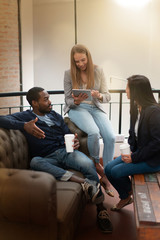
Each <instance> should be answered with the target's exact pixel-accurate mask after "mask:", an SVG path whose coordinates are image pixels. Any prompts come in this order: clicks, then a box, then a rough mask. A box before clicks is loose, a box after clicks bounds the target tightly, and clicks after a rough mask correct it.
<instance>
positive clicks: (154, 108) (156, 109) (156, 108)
mask: <svg viewBox="0 0 160 240" xmlns="http://www.w3.org/2000/svg"><path fill="white" fill-rule="evenodd" d="M145 111H146V113H148V114H151V113H157V114H160V105H159V104H154V105H150V106H148V107H146V108H145Z"/></svg>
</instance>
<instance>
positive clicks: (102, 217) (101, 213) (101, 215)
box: [98, 210, 109, 219]
mask: <svg viewBox="0 0 160 240" xmlns="http://www.w3.org/2000/svg"><path fill="white" fill-rule="evenodd" d="M98 216H99V217H100V218H101V219H105V218H106V217H107V218H109V216H108V213H107V210H102V211H100V212H99V214H98Z"/></svg>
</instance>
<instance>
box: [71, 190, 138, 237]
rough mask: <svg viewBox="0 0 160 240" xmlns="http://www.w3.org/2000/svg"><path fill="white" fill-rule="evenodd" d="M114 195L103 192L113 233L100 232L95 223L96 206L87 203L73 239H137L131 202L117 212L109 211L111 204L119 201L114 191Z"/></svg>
mask: <svg viewBox="0 0 160 240" xmlns="http://www.w3.org/2000/svg"><path fill="white" fill-rule="evenodd" d="M114 193H115V197H114V198H112V197H109V196H108V195H107V194H105V201H104V205H105V207H106V208H108V212H109V214H110V217H111V221H112V224H113V228H114V229H113V233H111V234H104V233H102V232H101V231H100V230H99V229H98V226H97V224H96V206H95V205H93V204H87V206H86V208H85V210H84V212H83V215H82V218H81V222H80V226H79V228H78V230H77V234H76V238H75V240H107V239H108V240H137V237H136V227H135V219H134V213H133V204H130V205H128V206H126V207H125V208H123V209H122V210H121V211H119V212H113V211H110V208H111V206H113V205H114V204H115V203H117V202H118V201H119V197H118V195H117V193H116V191H114Z"/></svg>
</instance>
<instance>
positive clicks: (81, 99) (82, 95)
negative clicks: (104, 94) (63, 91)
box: [72, 93, 88, 105]
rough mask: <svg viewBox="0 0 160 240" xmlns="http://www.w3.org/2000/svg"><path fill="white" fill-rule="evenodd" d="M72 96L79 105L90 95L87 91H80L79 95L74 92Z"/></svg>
mask: <svg viewBox="0 0 160 240" xmlns="http://www.w3.org/2000/svg"><path fill="white" fill-rule="evenodd" d="M72 97H73V99H74V104H77V105H79V104H80V103H81V102H82V101H84V100H85V99H87V98H88V95H87V94H85V93H80V94H79V95H78V96H77V97H76V96H74V94H73V93H72Z"/></svg>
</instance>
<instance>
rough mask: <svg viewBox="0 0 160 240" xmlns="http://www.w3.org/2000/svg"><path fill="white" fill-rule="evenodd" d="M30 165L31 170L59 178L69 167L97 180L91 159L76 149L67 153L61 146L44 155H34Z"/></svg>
mask: <svg viewBox="0 0 160 240" xmlns="http://www.w3.org/2000/svg"><path fill="white" fill-rule="evenodd" d="M30 166H31V168H32V169H33V170H36V171H43V172H47V173H50V174H52V175H53V176H54V177H55V178H56V179H61V178H62V177H63V175H64V174H65V173H66V170H67V169H69V168H70V169H74V170H77V171H80V172H81V173H83V175H84V176H85V177H86V178H88V179H90V180H94V181H96V182H99V178H98V175H97V172H96V169H95V166H94V163H93V161H92V160H91V159H89V158H88V157H87V156H86V155H85V154H83V153H82V152H79V151H77V150H74V152H73V153H67V152H66V149H65V148H61V149H58V150H56V151H55V152H53V153H51V154H50V155H48V156H46V157H34V158H32V160H31V163H30Z"/></svg>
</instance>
